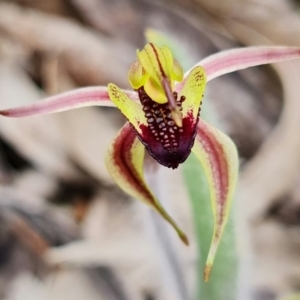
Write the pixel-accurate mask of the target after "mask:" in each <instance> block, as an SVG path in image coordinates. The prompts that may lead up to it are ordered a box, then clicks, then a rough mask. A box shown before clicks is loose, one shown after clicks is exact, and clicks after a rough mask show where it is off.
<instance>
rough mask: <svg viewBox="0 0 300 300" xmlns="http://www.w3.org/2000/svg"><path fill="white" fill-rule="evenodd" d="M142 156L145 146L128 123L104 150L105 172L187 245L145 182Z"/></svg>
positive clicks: (181, 233) (185, 238) (184, 238)
mask: <svg viewBox="0 0 300 300" xmlns="http://www.w3.org/2000/svg"><path fill="white" fill-rule="evenodd" d="M144 154H145V147H144V146H143V145H142V143H141V142H140V141H139V139H138V138H137V136H136V133H135V132H134V130H133V129H132V127H131V126H130V125H129V124H128V123H127V124H125V125H124V127H123V128H122V129H121V130H120V132H119V134H118V136H117V137H116V138H115V140H114V141H113V143H112V144H111V146H110V147H109V149H108V151H107V155H106V158H105V163H106V167H107V170H108V171H109V173H110V175H111V176H112V178H113V179H114V181H115V182H116V183H117V184H118V186H119V187H120V188H122V189H123V190H124V191H125V192H126V193H127V194H129V195H131V196H132V197H134V198H137V199H139V200H141V201H143V202H145V203H146V204H148V205H149V206H150V207H152V208H153V209H155V210H156V211H157V212H158V213H159V214H160V215H161V216H162V217H163V218H164V219H165V220H166V221H167V222H169V223H170V224H171V225H172V226H173V228H174V229H175V230H176V232H177V234H178V235H179V237H180V238H181V240H182V241H183V242H184V243H185V244H188V240H187V237H186V235H185V234H184V233H183V232H182V231H181V230H180V228H179V227H178V226H177V224H176V223H175V221H174V220H173V219H172V218H171V217H170V216H169V214H168V213H167V212H166V211H165V210H164V208H163V207H162V205H161V204H160V202H159V201H158V200H157V199H156V198H155V196H154V195H153V194H152V192H151V191H150V189H149V187H148V185H147V184H146V182H145V179H144V174H143V165H144Z"/></svg>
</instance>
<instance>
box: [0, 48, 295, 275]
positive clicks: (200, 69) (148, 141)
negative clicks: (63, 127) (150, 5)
mask: <svg viewBox="0 0 300 300" xmlns="http://www.w3.org/2000/svg"><path fill="white" fill-rule="evenodd" d="M299 57H300V48H295V47H248V48H240V49H233V50H227V51H223V52H220V53H217V54H214V55H211V56H209V57H207V58H205V59H203V60H202V61H200V62H199V63H198V64H196V65H195V66H194V67H193V68H192V69H191V70H190V71H188V72H187V73H186V74H183V70H182V67H181V66H180V63H179V62H178V61H177V60H176V59H175V58H174V57H173V55H172V53H171V51H170V50H169V48H168V47H166V46H163V47H158V46H156V45H154V44H153V43H149V44H147V45H146V46H145V47H144V49H143V50H142V51H137V60H136V61H135V62H133V63H132V64H131V66H130V68H129V72H128V78H129V82H130V84H131V86H132V88H133V89H134V91H128V90H122V89H120V88H118V87H117V86H116V85H114V84H112V83H110V84H109V85H108V86H107V87H102V86H101V87H88V88H81V89H77V90H73V91H71V92H66V93H63V94H60V95H57V96H52V97H50V98H48V99H45V100H43V101H40V102H37V103H33V104H30V105H27V106H23V107H19V108H12V109H7V110H1V111H0V114H1V115H3V116H7V117H24V116H31V115H38V114H46V113H54V112H59V111H65V110H69V109H74V108H79V107H84V106H112V107H116V108H118V109H119V110H120V111H121V112H122V114H123V115H124V116H125V117H126V119H127V121H128V122H127V123H126V124H125V125H124V126H123V128H122V129H121V130H120V132H119V133H118V135H117V137H116V138H115V139H114V141H113V142H112V144H111V146H110V147H109V149H108V152H107V156H106V159H105V160H106V166H107V169H108V171H109V173H110V174H111V176H112V178H113V179H114V180H115V182H116V183H117V184H118V185H119V187H120V188H122V189H123V190H124V191H125V192H126V193H128V194H129V195H131V196H133V197H134V198H137V199H140V200H142V201H144V202H145V203H147V204H148V205H149V206H151V207H152V208H153V209H155V210H156V211H157V212H158V213H159V214H160V215H161V216H162V217H163V218H164V219H166V220H167V221H168V222H169V223H170V224H171V225H172V226H173V227H174V229H175V230H176V232H177V233H178V235H179V237H180V238H181V239H182V240H183V242H184V243H186V244H188V239H187V237H186V235H185V234H184V233H183V231H182V230H181V229H180V228H179V227H178V225H177V224H176V223H175V221H174V220H173V219H172V218H171V216H170V215H169V214H168V213H167V212H166V211H165V209H164V208H163V207H162V205H161V204H160V202H159V200H158V199H157V198H156V197H155V196H154V195H153V193H152V192H151V190H150V188H149V187H148V185H147V183H146V182H145V179H144V174H143V164H144V154H145V149H146V150H147V151H148V153H149V154H150V155H151V156H152V157H153V158H154V159H155V160H156V161H157V162H158V163H159V164H161V165H163V166H165V167H168V168H173V169H175V168H177V167H178V165H179V164H181V163H183V162H184V161H185V160H186V159H187V157H188V156H189V154H190V153H191V151H192V152H193V153H194V154H195V155H196V157H197V158H198V160H199V163H200V164H201V165H202V166H203V169H204V171H205V174H206V176H207V179H208V183H209V186H210V197H211V202H212V208H213V212H214V224H215V225H214V233H213V238H212V243H211V247H210V251H209V254H208V258H207V263H206V267H205V270H204V277H205V279H206V280H207V279H208V276H209V273H210V269H211V266H212V263H213V260H214V257H215V253H216V250H217V247H218V244H219V241H220V238H221V235H222V232H223V230H224V226H225V224H226V219H227V216H228V212H229V207H230V203H231V199H232V197H233V194H234V190H235V186H236V181H237V177H238V155H237V150H236V147H235V145H234V144H233V142H232V141H231V140H230V138H229V137H228V136H226V135H225V134H224V133H222V132H221V131H219V130H218V129H216V128H214V127H213V126H212V125H210V124H208V123H206V122H205V121H203V120H202V119H199V115H200V106H201V102H202V97H203V94H204V89H205V85H206V83H207V82H209V81H210V80H212V79H214V78H216V77H218V76H221V75H223V74H226V73H230V72H233V71H236V70H240V69H244V68H247V67H251V66H257V65H262V64H267V63H274V62H278V61H283V60H290V59H295V58H299ZM200 188H201V187H200Z"/></svg>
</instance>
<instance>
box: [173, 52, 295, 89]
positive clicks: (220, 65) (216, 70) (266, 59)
mask: <svg viewBox="0 0 300 300" xmlns="http://www.w3.org/2000/svg"><path fill="white" fill-rule="evenodd" d="M297 58H300V48H298V47H275V46H274V47H272V46H271V47H245V48H237V49H231V50H225V51H222V52H219V53H216V54H213V55H210V56H208V57H206V58H204V59H203V60H201V61H199V62H198V63H197V64H196V65H195V66H193V67H192V68H191V69H190V70H189V71H188V72H186V73H185V79H186V77H187V76H188V74H189V73H190V71H191V70H192V69H193V68H195V67H196V66H202V67H203V68H204V69H205V72H206V77H207V82H208V81H210V80H212V79H214V78H216V77H219V76H221V75H224V74H227V73H231V72H234V71H237V70H241V69H245V68H249V67H254V66H259V65H265V64H271V63H276V62H279V61H284V60H291V59H297ZM184 81H185V80H184ZM184 81H183V82H180V83H178V84H177V85H176V87H175V89H176V90H177V91H178V90H180V89H181V88H182V87H183V84H184Z"/></svg>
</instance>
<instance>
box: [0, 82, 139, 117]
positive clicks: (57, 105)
mask: <svg viewBox="0 0 300 300" xmlns="http://www.w3.org/2000/svg"><path fill="white" fill-rule="evenodd" d="M125 93H126V94H127V95H128V96H129V97H130V98H131V99H133V100H137V99H138V96H137V94H136V92H133V91H125ZM85 106H112V107H114V106H115V105H114V104H113V103H112V101H111V100H110V98H109V96H108V92H107V87H88V88H80V89H77V90H72V91H70V92H66V93H62V94H59V95H55V96H52V97H49V98H47V99H44V100H41V101H38V102H35V103H32V104H29V105H25V106H21V107H17V108H10V109H5V110H0V115H3V116H7V117H26V116H32V115H40V114H50V113H55V112H61V111H65V110H70V109H75V108H79V107H85Z"/></svg>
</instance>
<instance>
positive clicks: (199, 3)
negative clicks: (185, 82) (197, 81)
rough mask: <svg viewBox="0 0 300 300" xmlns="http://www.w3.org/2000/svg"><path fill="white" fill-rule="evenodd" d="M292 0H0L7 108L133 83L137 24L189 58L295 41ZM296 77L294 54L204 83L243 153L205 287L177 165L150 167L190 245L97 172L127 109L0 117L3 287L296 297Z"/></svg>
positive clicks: (2, 292)
mask: <svg viewBox="0 0 300 300" xmlns="http://www.w3.org/2000/svg"><path fill="white" fill-rule="evenodd" d="M298 4H299V2H298V1H292V0H210V1H206V0H173V1H172V0H7V1H4V0H0V106H1V109H3V108H8V107H13V106H17V105H22V104H26V103H31V102H34V101H37V100H39V99H41V98H43V97H45V96H48V95H52V94H57V93H60V92H63V91H67V90H70V89H74V88H77V87H83V86H93V85H106V84H107V83H108V82H114V83H116V84H118V85H119V86H121V87H123V88H129V84H128V82H127V69H128V66H129V65H130V63H131V62H132V61H133V60H135V55H136V49H138V48H139V49H142V48H143V46H144V44H145V42H146V39H145V31H146V30H147V33H148V37H149V36H150V37H151V36H156V38H157V36H158V35H159V36H160V35H161V36H162V38H163V39H166V40H168V41H169V42H168V43H170V45H171V46H172V47H171V48H172V49H174V52H175V54H177V55H178V58H179V59H180V61H181V63H182V64H183V66H184V67H185V69H188V68H189V67H191V66H192V65H193V64H194V63H196V62H197V61H199V60H200V59H201V58H203V57H205V56H207V55H209V54H212V53H216V52H218V51H221V50H224V49H229V48H233V47H240V46H253V45H289V46H298V47H300V10H299V7H298ZM299 83H300V61H293V62H286V63H280V64H276V65H274V66H263V67H258V68H251V69H247V70H243V71H241V72H237V73H233V74H230V75H226V76H223V77H221V78H218V79H216V80H214V81H213V82H211V83H209V86H208V89H207V93H206V96H205V99H204V102H205V103H209V104H208V106H209V107H208V110H209V114H210V115H211V118H212V119H214V122H215V123H216V124H218V126H219V127H221V128H223V130H224V131H225V132H227V133H228V134H229V135H230V136H231V137H232V139H233V140H234V141H235V143H236V145H237V147H238V150H239V155H240V162H241V169H240V170H241V171H240V182H239V187H238V192H237V196H236V199H235V202H234V205H233V214H232V218H231V221H230V224H231V225H230V226H231V228H233V230H232V231H231V233H230V234H229V235H230V236H231V237H230V238H229V240H230V241H232V236H234V238H233V239H234V242H228V241H229V240H227V243H226V236H225V246H226V251H227V254H226V255H227V259H226V257H225V259H224V258H223V259H221V258H220V259H219V261H216V266H215V268H216V270H217V269H218V268H219V267H218V265H219V266H221V265H222V263H224V264H225V265H226V264H227V266H226V268H225V269H224V270H225V271H222V272H223V273H222V272H221V273H220V274H221V275H220V276H221V277H220V276H219V283H218V284H215V285H213V284H214V283H213V282H214V278H212V283H209V284H211V285H212V286H213V288H212V289H213V291H212V290H209V288H207V287H209V285H207V286H205V284H203V279H202V277H201V276H199V274H200V273H201V272H202V270H200V269H199V263H198V262H199V261H200V260H201V259H202V260H203V259H205V257H204V258H203V257H201V255H200V254H199V251H198V247H197V242H196V239H197V235H199V234H198V233H197V232H198V231H197V230H195V222H194V221H193V220H195V218H194V217H193V205H192V204H191V201H189V196H190V194H189V192H188V188H187V186H188V185H189V183H187V178H188V175H187V171H186V170H185V171H183V172H182V169H179V170H177V171H171V170H167V169H165V168H158V167H157V168H156V169H155V170H154V171H153V172H155V176H151V172H150V174H149V175H148V180H149V182H150V185H152V186H153V187H154V189H155V192H156V194H157V195H158V197H159V199H161V200H162V201H163V202H164V204H165V205H166V206H167V208H168V210H169V211H170V212H171V213H172V215H173V216H174V218H175V219H176V220H177V221H178V223H179V224H181V225H182V227H183V228H184V230H185V231H186V232H187V233H188V235H189V236H190V239H191V245H190V247H185V246H184V245H182V244H181V243H180V241H178V239H177V237H176V236H175V234H174V233H173V231H172V230H170V228H169V225H167V224H165V222H162V221H161V220H160V218H159V217H157V216H156V214H155V213H153V212H151V211H150V210H149V209H148V207H146V206H145V205H144V204H141V203H139V202H138V201H136V200H134V199H131V198H130V197H128V196H126V195H125V194H124V193H123V192H121V191H120V190H119V189H118V188H117V187H116V186H115V185H114V183H113V181H112V179H111V178H110V176H109V174H108V173H107V171H106V168H105V165H104V160H103V157H104V155H105V150H106V148H107V147H108V145H109V143H110V141H111V140H112V139H113V138H114V136H115V134H116V133H117V132H118V130H119V128H120V127H121V126H122V124H123V123H124V118H123V117H122V116H121V115H120V113H119V112H118V111H117V110H114V109H111V108H94V107H93V108H83V109H78V110H74V111H69V112H64V113H60V114H56V115H48V116H38V117H30V118H23V119H4V118H0V299H5V300H19V299H22V300H27V299H30V300H52V299H55V300H63V299H73V300H77V299H78V300H79V299H85V300H94V299H105V300H106V299H107V300H177V299H178V300H193V299H197V300H198V299H199V300H234V299H236V300H237V299H238V300H240V299H241V300H244V299H248V300H275V299H294V300H297V299H300V296H297V293H300V99H299V97H300V96H299V95H300V84H299ZM187 168H188V165H187ZM150 171H151V170H150ZM196 179H197V178H196ZM197 187H198V189H199V183H198V185H197ZM203 211H204V209H203ZM200 215H201V208H200ZM205 222H206V221H205V219H204V223H205ZM198 238H199V236H198ZM227 238H228V237H227ZM200 243H201V236H200ZM221 252H222V251H221ZM220 255H221V254H220ZM233 269H234V276H233V277H234V279H232V281H231V283H230V285H228V284H227V283H226V284H224V282H226V280H227V277H231V275H232V274H231V271H232V270H233ZM213 272H214V271H213ZM215 272H217V271H215ZM229 273H230V274H229ZM212 277H213V276H212ZM206 289H207V290H206ZM204 290H206V291H204ZM201 295H202V296H201ZM289 297H292V298H289Z"/></svg>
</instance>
